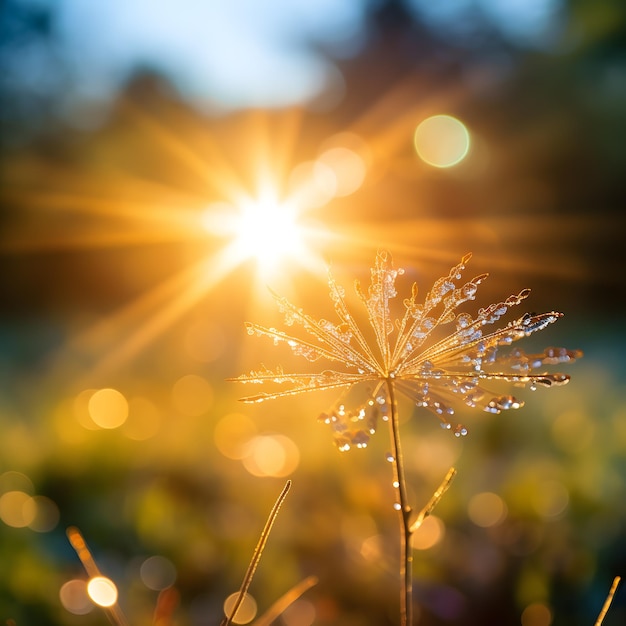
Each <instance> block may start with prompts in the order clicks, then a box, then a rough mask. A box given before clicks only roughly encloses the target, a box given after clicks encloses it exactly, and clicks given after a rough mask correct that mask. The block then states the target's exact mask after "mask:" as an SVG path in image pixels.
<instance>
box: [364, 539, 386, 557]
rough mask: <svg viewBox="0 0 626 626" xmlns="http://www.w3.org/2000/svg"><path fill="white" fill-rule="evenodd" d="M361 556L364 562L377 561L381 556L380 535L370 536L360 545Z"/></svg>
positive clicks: (381, 543)
mask: <svg viewBox="0 0 626 626" xmlns="http://www.w3.org/2000/svg"><path fill="white" fill-rule="evenodd" d="M360 554H361V556H362V557H363V558H364V559H365V560H366V561H378V560H379V559H380V558H381V557H382V554H383V541H382V537H381V536H380V535H371V536H370V537H367V538H366V539H364V540H363V542H362V543H361V550H360Z"/></svg>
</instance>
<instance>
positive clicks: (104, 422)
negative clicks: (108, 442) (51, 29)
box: [88, 389, 128, 429]
mask: <svg viewBox="0 0 626 626" xmlns="http://www.w3.org/2000/svg"><path fill="white" fill-rule="evenodd" d="M88 408H89V416H90V417H91V419H92V420H93V422H94V424H96V425H97V426H100V428H109V429H110V428H118V427H119V426H121V425H122V424H123V423H124V422H125V421H126V418H127V417H128V402H127V401H126V398H125V397H124V396H123V395H122V394H121V393H120V392H119V391H117V389H99V390H98V391H96V392H95V393H94V394H93V395H92V396H91V398H89V402H88Z"/></svg>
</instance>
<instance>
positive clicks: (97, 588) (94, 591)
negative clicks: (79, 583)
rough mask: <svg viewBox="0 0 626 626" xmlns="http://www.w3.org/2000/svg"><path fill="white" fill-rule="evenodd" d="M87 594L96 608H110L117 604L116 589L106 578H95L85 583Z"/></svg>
mask: <svg viewBox="0 0 626 626" xmlns="http://www.w3.org/2000/svg"><path fill="white" fill-rule="evenodd" d="M87 593H88V594H89V597H90V598H91V599H92V601H93V602H94V603H95V604H97V605H98V606H103V607H110V606H113V605H114V604H115V603H116V602H117V587H116V586H115V583H114V582H113V581H112V580H111V579H109V578H106V576H95V577H94V578H92V579H90V580H89V582H88V583H87Z"/></svg>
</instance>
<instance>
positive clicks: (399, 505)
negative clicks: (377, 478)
mask: <svg viewBox="0 0 626 626" xmlns="http://www.w3.org/2000/svg"><path fill="white" fill-rule="evenodd" d="M393 508H394V509H395V510H396V511H400V510H402V505H401V504H400V503H399V502H394V505H393Z"/></svg>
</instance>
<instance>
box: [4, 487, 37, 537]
mask: <svg viewBox="0 0 626 626" xmlns="http://www.w3.org/2000/svg"><path fill="white" fill-rule="evenodd" d="M36 515H37V505H36V503H35V502H34V500H33V498H32V497H31V496H30V495H28V494H27V493H25V492H24V491H7V492H5V493H3V494H2V495H1V496H0V519H1V520H2V521H3V522H4V523H5V524H6V525H7V526H12V527H13V528H25V527H26V526H28V525H30V524H31V523H32V522H33V521H34V519H35V517H36Z"/></svg>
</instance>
